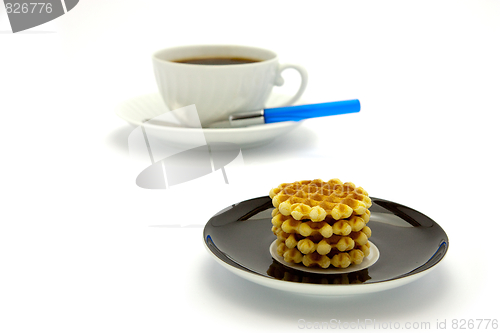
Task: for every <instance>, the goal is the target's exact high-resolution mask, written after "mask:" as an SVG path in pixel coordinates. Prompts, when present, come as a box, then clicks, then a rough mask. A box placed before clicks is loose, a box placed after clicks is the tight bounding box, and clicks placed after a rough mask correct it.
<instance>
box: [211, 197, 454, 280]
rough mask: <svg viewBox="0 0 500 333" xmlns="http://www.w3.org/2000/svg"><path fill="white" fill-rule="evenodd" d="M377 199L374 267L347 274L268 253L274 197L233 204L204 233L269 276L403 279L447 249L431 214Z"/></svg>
mask: <svg viewBox="0 0 500 333" xmlns="http://www.w3.org/2000/svg"><path fill="white" fill-rule="evenodd" d="M371 199H372V203H373V205H372V207H371V208H370V212H371V218H370V222H369V224H368V226H369V227H370V228H371V230H372V237H371V238H370V241H372V242H373V243H374V244H375V245H376V246H377V247H378V249H379V250H380V258H379V260H378V261H377V262H376V263H375V264H374V265H373V266H371V267H369V268H367V269H364V270H362V271H358V272H352V273H345V274H328V275H325V274H314V273H309V272H302V271H299V270H295V269H293V268H290V267H287V266H284V265H282V264H280V263H279V262H277V261H276V260H274V259H273V258H272V256H271V254H270V253H269V245H270V244H271V243H272V242H273V241H274V240H275V239H276V236H275V235H274V234H273V233H272V231H271V227H272V224H271V212H272V210H273V206H272V202H271V199H270V198H269V197H267V196H266V197H260V198H255V199H250V200H246V201H243V202H240V203H237V204H234V205H232V206H230V207H227V208H226V209H224V210H222V211H220V212H219V213H217V214H216V215H215V216H213V217H212V218H211V219H210V220H209V221H208V223H207V224H206V226H205V229H204V232H203V238H204V241H205V244H206V246H207V248H208V250H209V251H210V252H212V254H213V255H215V256H216V257H217V258H218V259H220V260H221V261H222V262H223V263H225V264H227V265H230V266H232V267H234V268H236V269H238V270H241V271H242V272H246V273H251V274H256V275H260V276H262V277H265V278H268V279H277V280H286V281H292V282H299V283H307V284H357V285H359V284H373V283H379V282H388V281H392V280H397V279H402V278H405V277H409V276H412V275H416V274H418V273H422V272H424V271H426V270H429V269H430V268H432V267H433V266H435V265H436V264H437V263H438V262H439V261H441V259H442V258H443V257H444V256H445V254H446V252H447V250H448V237H447V235H446V233H445V232H444V230H443V229H442V228H441V227H440V226H439V225H438V224H437V223H436V222H434V221H433V220H431V219H430V218H429V217H427V216H425V215H424V214H422V213H420V212H418V211H416V210H414V209H411V208H408V207H406V206H403V205H400V204H397V203H394V202H391V201H387V200H383V199H377V198H371Z"/></svg>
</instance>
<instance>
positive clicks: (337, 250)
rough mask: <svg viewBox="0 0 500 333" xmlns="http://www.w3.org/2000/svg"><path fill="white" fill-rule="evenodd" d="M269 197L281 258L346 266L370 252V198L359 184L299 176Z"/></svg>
mask: <svg viewBox="0 0 500 333" xmlns="http://www.w3.org/2000/svg"><path fill="white" fill-rule="evenodd" d="M269 196H270V197H271V198H272V200H273V206H274V207H275V209H274V210H273V213H272V224H273V227H272V231H273V233H274V234H275V235H276V236H277V252H278V255H280V256H282V257H283V258H284V260H285V261H287V262H290V263H296V264H299V263H302V264H303V265H304V266H306V267H312V266H319V267H322V268H328V267H330V266H334V267H341V268H345V267H348V266H349V265H355V264H360V263H361V262H362V261H363V259H364V258H365V257H366V256H368V254H370V244H369V243H368V238H370V236H371V230H370V228H369V227H368V226H366V223H368V221H369V219H370V211H369V210H368V208H370V206H371V204H372V202H371V199H370V198H369V197H368V193H366V191H365V190H364V189H363V188H361V187H356V186H355V185H354V184H353V183H342V182H341V181H340V180H338V179H331V180H329V181H328V182H324V181H322V180H320V179H316V180H312V181H311V180H304V181H298V182H294V183H284V184H281V185H279V186H278V187H276V188H273V189H272V190H271V191H270V192H269Z"/></svg>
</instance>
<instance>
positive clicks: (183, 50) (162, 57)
mask: <svg viewBox="0 0 500 333" xmlns="http://www.w3.org/2000/svg"><path fill="white" fill-rule="evenodd" d="M209 57H214V58H216V57H236V58H248V59H255V60H257V62H249V63H243V64H231V65H228V66H214V65H205V64H188V63H182V62H178V61H179V60H183V59H197V58H209ZM277 57H278V55H277V54H276V53H275V52H273V51H271V50H268V49H264V48H260V47H255V46H244V45H232V44H200V45H185V46H175V47H168V48H164V49H161V50H158V51H156V52H155V53H154V54H153V60H155V61H158V62H160V63H168V64H173V65H176V66H177V65H178V66H197V67H210V68H228V67H230V68H234V66H259V65H262V64H263V63H268V62H272V61H275V60H276V59H277Z"/></svg>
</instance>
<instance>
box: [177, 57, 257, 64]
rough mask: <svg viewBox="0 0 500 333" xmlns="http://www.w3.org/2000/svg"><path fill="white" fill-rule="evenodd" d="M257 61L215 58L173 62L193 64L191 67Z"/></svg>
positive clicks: (254, 60)
mask: <svg viewBox="0 0 500 333" xmlns="http://www.w3.org/2000/svg"><path fill="white" fill-rule="evenodd" d="M259 61H260V60H257V59H249V58H237V57H217V58H192V59H181V60H175V61H174V62H179V63H182V64H193V65H241V64H249V63H253V62H259Z"/></svg>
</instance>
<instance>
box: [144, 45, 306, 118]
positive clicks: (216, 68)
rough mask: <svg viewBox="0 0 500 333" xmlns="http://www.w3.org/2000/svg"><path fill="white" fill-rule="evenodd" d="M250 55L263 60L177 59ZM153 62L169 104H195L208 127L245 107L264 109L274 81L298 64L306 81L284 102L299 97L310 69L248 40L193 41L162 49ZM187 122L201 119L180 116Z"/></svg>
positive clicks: (276, 83) (172, 106) (280, 82)
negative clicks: (219, 62)
mask: <svg viewBox="0 0 500 333" xmlns="http://www.w3.org/2000/svg"><path fill="white" fill-rule="evenodd" d="M209 57H212V58H225V57H234V58H249V59H257V60H259V61H257V62H252V63H244V64H232V65H199V64H187V63H180V62H176V61H179V60H185V59H193V58H209ZM153 67H154V72H155V77H156V82H157V84H158V88H159V92H160V95H161V96H162V98H163V101H164V102H165V103H166V105H167V106H168V108H169V109H170V110H175V109H178V108H181V107H184V106H187V105H191V104H195V105H196V109H197V110H198V115H199V118H200V121H201V125H202V126H203V127H205V126H208V125H209V124H211V123H213V122H215V121H220V120H225V119H227V117H228V116H229V115H230V114H233V113H235V112H240V111H252V110H259V109H262V108H264V107H265V104H266V101H267V99H268V98H269V96H270V94H271V90H272V88H273V87H274V86H281V85H283V83H284V80H283V78H282V76H281V72H282V71H284V70H285V69H287V68H293V69H295V70H297V71H298V72H299V73H300V75H301V78H302V80H301V85H300V88H299V89H298V91H297V93H296V94H295V95H294V96H293V97H292V98H291V99H290V100H288V101H286V102H284V103H283V105H280V106H285V105H291V104H292V103H294V102H295V101H297V100H298V99H299V98H300V96H301V95H302V93H303V92H304V90H305V87H306V84H307V72H306V70H305V69H304V68H303V67H301V66H299V65H290V64H280V63H279V61H278V57H277V55H276V53H274V52H272V51H270V50H266V49H261V48H257V47H249V46H237V45H193V46H179V47H173V48H168V49H164V50H160V51H158V52H156V53H155V54H154V55H153ZM178 118H179V120H180V121H181V122H182V123H183V124H185V125H186V126H193V125H192V124H196V123H198V122H197V121H194V120H192V119H189V117H187V116H186V117H181V116H178Z"/></svg>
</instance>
